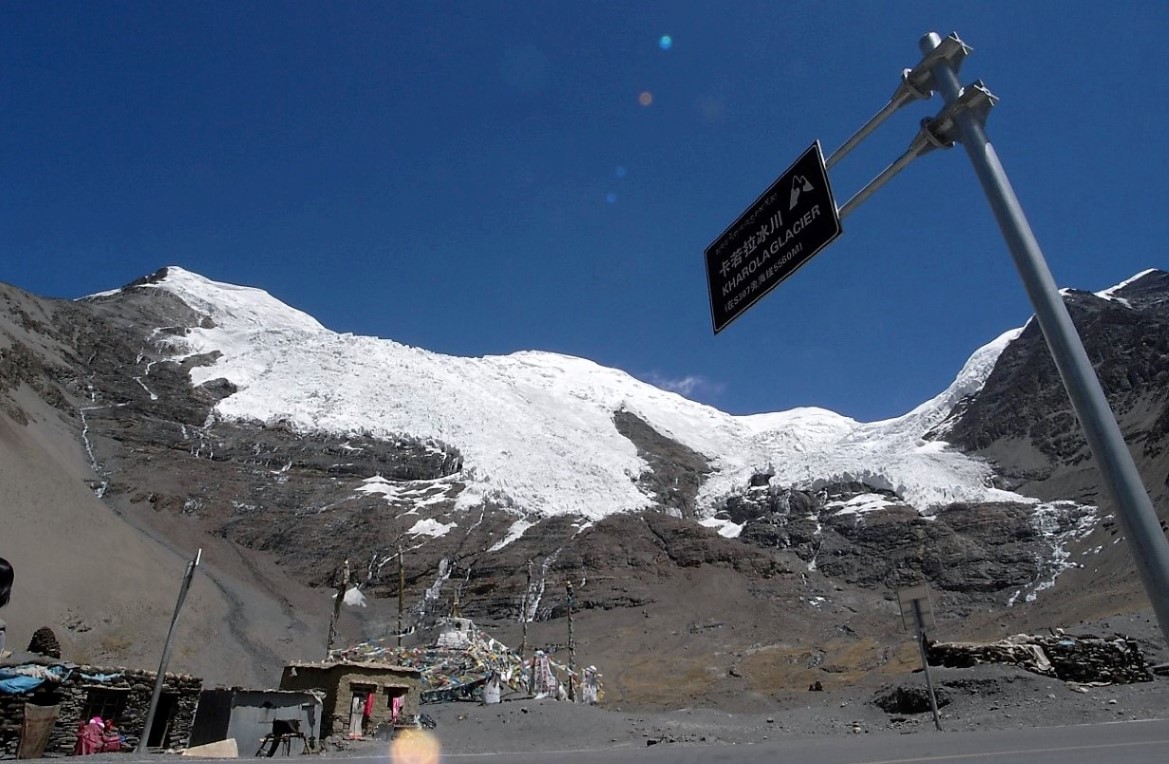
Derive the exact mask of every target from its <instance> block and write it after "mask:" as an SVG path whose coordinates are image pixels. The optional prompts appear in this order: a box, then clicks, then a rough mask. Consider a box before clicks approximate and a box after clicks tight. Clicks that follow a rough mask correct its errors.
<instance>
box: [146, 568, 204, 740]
mask: <svg viewBox="0 0 1169 764" xmlns="http://www.w3.org/2000/svg"><path fill="white" fill-rule="evenodd" d="M202 556H203V550H202V549H200V550H199V551H198V552H196V553H195V559H193V560H191V561H190V562H188V563H187V570H186V572H185V573H183V583H182V585H181V586H179V596H178V599H177V600H175V612H174V615H172V616H171V619H170V628H169V629H168V630H167V632H166V642H165V643H163V646H162V660H160V661H159V662H158V676H156V677H155V678H154V692H152V693H151V694H150V708H149V709H148V710H147V711H146V722H145V723H144V725H143V727H142V737H140V738H138V748H137V749H135V750H136V752H137V753H146V743H147V741H148V740H149V739H150V728H151V727H153V726H154V715H155V714H156V713H157V712H158V701H159V698H161V697H162V686H163V683H164V682H165V681H166V667H167V664H168V663H170V650H171V646H172V643H173V641H174V636H175V625H176V624H178V622H179V612H180V611H181V610H182V609H183V601H184V600H186V599H187V590H188V589H190V588H191V579H192V578H194V577H195V568H196V567H198V565H199V560H200V558H202ZM165 742H166V741H165V740H164V741H163V743H165Z"/></svg>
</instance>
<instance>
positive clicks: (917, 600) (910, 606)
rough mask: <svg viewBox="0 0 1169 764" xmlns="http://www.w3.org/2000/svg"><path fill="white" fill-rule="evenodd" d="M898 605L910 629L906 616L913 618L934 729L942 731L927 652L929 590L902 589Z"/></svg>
mask: <svg viewBox="0 0 1169 764" xmlns="http://www.w3.org/2000/svg"><path fill="white" fill-rule="evenodd" d="M897 604H898V605H900V607H901V623H902V624H903V625H904V626H906V627H907V628H908V626H909V624H908V622H907V620H906V615H912V616H913V633H914V636H915V638H916V639H917V648H918V650H919V651H920V652H921V670H922V672H923V673H924V674H925V688H926V691H927V692H928V693H929V696H930V710H931V711H933V713H934V727H936V728H937V730H938V732H941V731H942V720H941V719H940V718H939V717H938V699H937V697H936V696H935V695H934V683H933V682H932V681H931V680H930V662H929V657H928V656H927V655H926V650H925V618H926V616H927V615H933V609H932V608H931V607H930V597H929V589H927V588H926V587H925V586H924V585H922V586H914V587H910V588H909V589H902V590H901V591H899V592H897Z"/></svg>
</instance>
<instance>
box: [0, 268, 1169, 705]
mask: <svg viewBox="0 0 1169 764" xmlns="http://www.w3.org/2000/svg"><path fill="white" fill-rule="evenodd" d="M1067 301H1068V304H1069V308H1070V309H1071V311H1072V315H1073V319H1074V320H1075V321H1076V323H1077V326H1078V327H1079V328H1080V330H1081V332H1082V334H1083V335H1084V339H1085V344H1086V346H1087V348H1088V350H1089V355H1090V357H1091V358H1092V359H1093V361H1094V362H1095V363H1096V364H1097V366H1098V372H1099V373H1100V375H1101V378H1102V380H1103V382H1104V384H1105V387H1106V389H1107V392H1108V394H1109V397H1110V400H1111V401H1112V403H1113V406H1114V408H1115V409H1116V410H1117V413H1118V416H1119V418H1120V421H1121V424H1122V427H1123V429H1124V431H1125V434H1126V437H1127V438H1128V442H1129V443H1130V444H1131V445H1132V447H1133V449H1134V454H1135V455H1136V456H1137V459H1138V465H1139V466H1140V468H1141V470H1142V474H1143V475H1144V477H1145V478H1146V485H1147V486H1149V488H1150V491H1151V493H1152V496H1153V499H1154V503H1155V505H1156V507H1157V510H1158V512H1159V513H1160V514H1161V515H1162V516H1163V517H1164V516H1166V515H1169V490H1167V488H1169V486H1167V483H1166V475H1167V473H1169V461H1166V460H1167V459H1169V455H1167V454H1169V449H1167V448H1166V445H1169V384H1167V383H1166V382H1167V379H1169V345H1167V344H1166V343H1167V340H1166V337H1167V336H1169V335H1167V333H1166V332H1165V328H1166V327H1165V324H1166V322H1169V274H1166V273H1165V272H1162V271H1150V272H1146V273H1145V274H1141V275H1140V276H1139V277H1136V278H1134V279H1132V280H1130V281H1129V282H1127V283H1125V284H1123V285H1119V286H1118V287H1116V288H1114V289H1113V290H1108V291H1107V292H1105V293H1100V294H1091V293H1083V292H1068V293H1067ZM0 408H2V411H0V426H2V432H3V438H4V440H3V447H2V448H0V452H2V453H3V461H2V462H0V463H2V464H3V466H4V476H3V480H2V481H0V492H3V496H2V497H0V498H2V499H3V506H5V507H11V508H13V509H12V510H9V509H6V510H5V522H4V527H5V532H4V534H3V539H2V540H0V545H2V546H3V552H2V553H3V554H5V556H7V557H9V558H10V559H13V561H14V563H15V564H16V566H17V569H18V576H19V579H18V590H17V596H14V599H13V603H12V605H11V606H10V609H9V610H6V612H5V617H6V619H7V620H8V621H9V623H10V624H11V626H10V633H11V634H12V641H13V642H17V641H19V640H20V639H21V636H20V635H21V634H31V632H32V631H33V630H34V629H35V628H37V627H38V626H41V625H45V624H48V625H50V626H52V627H53V628H54V629H55V630H56V631H57V632H58V634H59V635H60V636H61V637H62V642H63V643H64V646H65V651H66V654H69V653H70V651H73V652H74V654H75V655H78V656H79V657H80V654H84V657H85V658H86V659H103V660H111V661H126V662H132V663H135V662H136V663H141V664H143V665H146V666H149V665H150V663H151V661H156V660H157V657H156V656H157V654H158V651H159V650H160V644H159V642H160V640H161V635H162V634H164V633H165V629H166V625H167V623H168V621H169V613H170V608H171V607H172V605H173V596H174V592H175V590H176V589H177V584H178V578H179V576H180V575H181V573H182V568H183V560H184V558H186V557H189V556H190V555H191V554H193V552H194V550H195V549H196V548H200V547H202V548H204V549H205V552H204V560H205V565H204V567H203V570H201V571H200V577H199V578H197V579H196V581H197V583H196V587H195V589H194V593H193V595H192V597H193V599H192V601H191V602H190V604H189V605H188V607H187V610H186V611H185V612H184V622H183V623H184V633H183V634H181V635H180V638H181V639H182V642H183V647H182V648H181V649H180V650H179V651H177V654H176V657H175V659H174V662H175V666H176V667H177V668H182V669H186V670H191V671H196V672H198V673H201V674H203V675H205V676H206V677H207V678H208V679H209V680H210V681H212V682H222V683H230V684H238V683H244V684H248V683H252V684H271V683H273V682H274V681H275V677H276V676H277V673H276V672H277V670H278V668H279V666H280V663H281V661H282V660H285V659H290V658H298V659H303V658H316V657H320V656H321V655H322V654H323V650H324V640H325V632H326V629H327V626H326V625H325V624H326V622H327V618H328V612H329V610H330V608H331V605H330V589H329V585H330V583H331V581H332V579H333V576H334V574H335V571H336V569H337V567H338V565H339V563H340V562H341V560H343V559H348V560H350V562H351V564H352V566H353V568H354V569H355V570H356V571H357V580H358V582H359V583H360V585H361V587H362V589H363V591H365V593H366V594H367V595H371V599H370V606H369V607H367V608H364V609H347V610H346V612H345V615H344V617H343V619H342V622H341V627H342V639H343V641H346V642H355V641H358V640H362V639H369V638H376V637H384V636H386V635H387V634H390V633H392V632H393V631H394V630H395V629H396V625H397V595H398V584H397V582H398V577H397V565H398V559H397V556H396V555H397V554H398V552H399V550H401V552H402V554H403V559H404V563H405V564H404V569H405V576H406V588H405V592H404V601H405V602H406V604H407V608H408V612H407V615H406V624H405V626H406V627H407V628H413V627H416V626H419V625H425V624H426V623H427V622H428V621H429V620H431V619H433V618H434V617H436V616H438V615H443V614H446V613H447V612H449V611H450V610H451V608H452V607H453V606H456V605H457V607H458V608H459V609H460V610H461V611H462V613H463V614H465V615H470V616H472V617H474V618H476V619H477V620H479V621H480V622H482V623H483V624H484V625H486V626H488V627H489V628H491V629H493V631H494V632H495V634H496V635H497V636H498V637H500V638H501V639H503V640H504V641H505V642H508V643H511V644H513V645H517V646H518V645H519V643H520V640H521V636H520V632H521V623H522V622H523V621H525V620H526V621H527V622H528V623H527V625H528V634H529V637H528V639H529V644H536V645H542V646H546V647H548V648H549V649H552V650H553V651H554V652H556V653H557V654H558V656H559V657H560V659H561V660H566V658H567V644H566V641H567V632H566V618H565V616H566V614H567V610H568V606H569V600H568V595H567V591H566V587H565V583H566V582H570V583H571V584H572V585H573V591H574V600H573V602H572V605H573V610H574V628H575V642H576V644H575V647H576V653H577V658H578V660H580V661H583V662H584V663H585V664H589V663H592V664H596V665H598V666H600V667H601V668H602V670H603V671H604V672H605V674H606V680H607V684H608V687H609V698H610V700H611V701H612V702H624V703H626V704H630V703H639V704H645V705H658V706H671V705H678V704H685V703H690V702H695V701H696V700H701V702H704V703H708V704H713V705H721V706H723V707H725V708H733V707H749V706H751V704H752V703H754V702H756V701H762V700H765V699H766V698H768V697H771V696H773V695H774V694H775V693H777V692H785V691H790V690H791V689H792V688H798V687H806V686H807V685H808V684H811V683H812V682H814V681H821V682H822V683H823V684H824V685H825V686H828V687H832V686H841V685H845V684H848V683H850V682H855V681H857V680H858V679H859V678H861V677H873V676H879V675H881V674H882V673H883V672H889V673H896V672H900V671H903V670H904V669H905V667H906V666H907V665H909V664H911V663H912V662H913V661H914V660H915V651H914V647H913V645H912V644H911V643H910V642H909V641H908V640H907V639H906V636H905V634H904V632H903V631H902V625H901V622H900V617H899V614H898V609H897V605H896V601H895V594H894V592H895V590H896V589H897V588H898V587H902V586H908V585H912V584H916V583H918V582H920V581H922V580H925V581H927V582H929V583H930V585H931V586H932V588H933V589H934V592H935V611H936V615H937V619H938V624H937V626H936V633H937V634H939V635H940V636H942V637H943V638H946V639H957V638H967V637H976V636H998V635H1001V634H1002V633H1003V632H1004V631H1010V630H1014V629H1020V628H1038V627H1044V626H1052V627H1054V626H1060V625H1064V624H1067V623H1069V622H1074V621H1077V620H1079V619H1082V618H1095V617H1100V616H1105V615H1110V614H1112V613H1116V612H1125V611H1128V610H1134V609H1135V610H1139V609H1141V608H1143V607H1144V601H1143V594H1142V593H1141V592H1140V590H1139V585H1138V584H1137V583H1136V582H1135V577H1134V576H1132V566H1131V561H1130V560H1129V559H1128V557H1127V551H1126V549H1125V548H1124V545H1123V544H1120V543H1118V542H1119V540H1120V536H1119V535H1118V529H1117V526H1116V524H1115V522H1114V518H1112V517H1111V512H1112V509H1111V507H1109V505H1108V503H1107V501H1106V500H1105V499H1104V497H1102V496H1100V494H1099V487H1098V481H1097V479H1096V477H1095V474H1094V472H1093V470H1092V465H1091V459H1090V458H1089V457H1088V455H1087V454H1086V449H1085V448H1084V446H1083V443H1082V440H1081V439H1080V438H1079V436H1078V434H1077V433H1078V426H1077V425H1076V423H1075V420H1074V416H1072V415H1071V413H1070V406H1069V404H1068V403H1067V399H1066V395H1065V394H1064V393H1063V390H1062V387H1061V386H1060V385H1059V381H1058V378H1057V377H1056V376H1055V374H1054V369H1053V367H1052V366H1051V363H1050V360H1049V359H1048V357H1047V355H1046V349H1045V347H1044V346H1043V341H1042V337H1041V336H1039V334H1038V331H1037V328H1036V327H1035V326H1034V324H1033V323H1032V324H1029V325H1028V326H1027V327H1025V328H1024V329H1023V330H1022V331H1021V332H1011V333H1007V334H1006V335H1004V336H1003V337H1001V338H999V339H998V340H996V341H995V342H992V343H991V344H990V345H988V346H987V347H986V348H984V349H983V350H981V351H979V352H978V353H976V354H975V356H973V357H972V358H971V361H970V362H969V363H968V364H967V367H966V368H965V369H963V370H962V371H961V372H960V373H959V375H958V377H957V379H956V381H955V384H954V385H952V386H951V388H949V389H948V390H946V391H943V393H941V394H939V396H937V397H936V398H935V399H933V400H931V401H928V402H926V403H925V404H923V405H922V406H920V407H918V408H917V409H915V410H914V411H913V412H910V413H909V414H907V415H905V416H904V417H900V418H898V419H895V420H890V421H888V422H880V423H858V422H854V421H852V420H848V419H846V418H844V417H840V416H838V415H835V414H833V413H832V412H824V411H820V410H814V409H802V410H796V411H792V412H780V413H776V414H761V415H756V416H754V417H730V416H729V415H725V414H723V413H722V412H718V411H716V410H714V409H711V408H709V407H706V406H700V405H699V404H695V403H692V402H690V401H686V400H684V399H682V398H680V397H678V396H676V395H673V394H670V393H666V392H663V391H660V390H656V389H654V388H649V387H648V386H646V385H643V384H642V383H640V382H637V381H636V380H633V379H632V378H631V377H628V376H627V375H624V374H623V373H621V372H617V371H615V370H609V369H604V368H602V367H599V366H596V365H595V364H592V363H590V362H588V361H584V360H582V359H574V358H569V357H565V356H556V355H552V354H545V353H520V354H515V355H513V356H507V357H487V358H473V359H465V358H451V357H444V356H437V355H436V354H431V353H427V352H426V351H423V350H419V349H415V348H408V347H405V346H401V345H398V344H397V343H393V342H390V341H387V340H375V339H372V338H361V337H352V336H348V335H337V334H335V333H332V332H329V331H328V330H326V329H324V327H321V326H320V325H319V324H318V323H317V322H316V321H314V320H313V319H312V318H311V317H308V316H306V315H304V314H302V313H299V312H297V311H294V310H293V309H291V308H288V307H287V306H284V305H282V304H280V303H278V302H277V301H275V300H273V299H272V298H271V297H269V296H267V295H265V294H264V293H262V292H259V291H258V290H251V289H245V288H240V287H233V286H230V285H223V284H216V283H215V282H209V281H207V280H206V279H203V278H202V277H198V276H196V275H195V274H190V273H187V272H185V271H182V270H181V269H175V268H172V269H164V270H163V271H160V272H159V273H157V274H154V275H153V276H151V277H148V278H146V279H143V280H141V281H140V282H138V283H135V284H132V285H129V286H127V287H125V288H123V289H121V290H117V291H115V292H112V293H108V294H104V295H98V296H94V297H92V298H87V299H85V300H81V301H76V302H65V301H58V300H46V299H41V298H36V297H33V296H31V295H27V294H25V293H23V292H20V291H19V290H18V289H15V288H12V287H2V293H0ZM947 444H949V445H947ZM1097 504H1098V505H1099V506H1096V505H1097ZM131 623H132V627H130V624H131ZM25 638H27V637H25ZM408 639H409V637H407V640H408ZM225 657H226V658H225Z"/></svg>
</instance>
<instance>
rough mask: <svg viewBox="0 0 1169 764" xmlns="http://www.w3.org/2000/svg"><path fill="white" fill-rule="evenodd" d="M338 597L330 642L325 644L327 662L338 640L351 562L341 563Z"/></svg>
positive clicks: (334, 603) (334, 607)
mask: <svg viewBox="0 0 1169 764" xmlns="http://www.w3.org/2000/svg"><path fill="white" fill-rule="evenodd" d="M335 585H336V587H337V597H336V599H335V600H334V601H333V617H332V619H330V621H329V640H328V641H327V642H326V643H325V660H329V654H330V653H332V652H333V642H335V641H336V639H337V620H338V619H339V618H340V617H341V603H343V602H344V601H345V589H346V587H348V586H349V560H345V561H344V562H343V563H341V577H340V579H339V580H337V581H336V582H335Z"/></svg>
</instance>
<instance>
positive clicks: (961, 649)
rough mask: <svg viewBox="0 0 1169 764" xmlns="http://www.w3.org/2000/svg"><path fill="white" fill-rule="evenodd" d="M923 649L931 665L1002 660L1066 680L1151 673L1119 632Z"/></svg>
mask: <svg viewBox="0 0 1169 764" xmlns="http://www.w3.org/2000/svg"><path fill="white" fill-rule="evenodd" d="M927 654H928V656H929V662H930V665H931V666H949V667H954V668H965V667H968V666H973V665H975V664H978V663H1007V664H1011V665H1014V666H1018V667H1020V668H1024V669H1027V670H1028V671H1033V672H1035V673H1037V674H1043V675H1044V676H1051V677H1056V678H1058V679H1062V680H1064V681H1067V682H1114V683H1117V684H1128V683H1130V682H1150V681H1152V679H1153V675H1152V674H1151V673H1149V668H1148V666H1147V665H1146V664H1145V658H1144V655H1143V654H1142V653H1141V650H1140V648H1139V647H1137V645H1136V644H1135V643H1134V642H1132V641H1130V640H1128V639H1126V638H1124V637H1122V636H1120V635H1117V636H1114V637H1111V638H1101V637H1095V636H1079V637H1073V636H1071V635H1065V634H1053V635H1051V636H1028V635H1024V634H1020V635H1017V636H1014V637H1010V638H1008V639H1004V640H1001V641H999V642H987V643H970V642H934V643H932V644H929V645H928V646H927Z"/></svg>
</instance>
